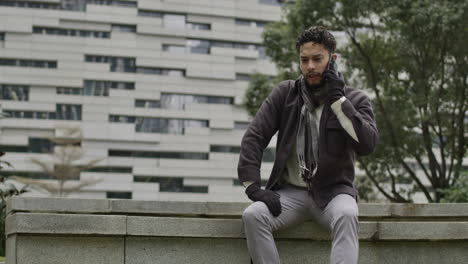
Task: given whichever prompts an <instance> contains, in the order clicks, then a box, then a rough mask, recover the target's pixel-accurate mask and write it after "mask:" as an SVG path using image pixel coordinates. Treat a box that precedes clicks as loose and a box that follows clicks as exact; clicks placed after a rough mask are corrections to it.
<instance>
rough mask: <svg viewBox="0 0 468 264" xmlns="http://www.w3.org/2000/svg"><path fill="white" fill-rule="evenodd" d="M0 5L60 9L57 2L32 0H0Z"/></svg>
mask: <svg viewBox="0 0 468 264" xmlns="http://www.w3.org/2000/svg"><path fill="white" fill-rule="evenodd" d="M0 6H13V7H25V8H41V9H60V4H58V3H40V2H32V1H5V0H3V1H0Z"/></svg>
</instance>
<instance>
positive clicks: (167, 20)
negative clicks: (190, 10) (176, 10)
mask: <svg viewBox="0 0 468 264" xmlns="http://www.w3.org/2000/svg"><path fill="white" fill-rule="evenodd" d="M163 25H164V27H165V28H169V29H185V15H177V14H164V16H163Z"/></svg>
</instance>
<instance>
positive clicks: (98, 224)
mask: <svg viewBox="0 0 468 264" xmlns="http://www.w3.org/2000/svg"><path fill="white" fill-rule="evenodd" d="M126 225H127V224H126V216H118V215H77V214H75V215H67V214H42V213H40V214H37V213H16V214H14V215H9V216H8V217H7V218H6V221H5V230H6V232H5V233H6V235H7V236H8V235H12V234H20V233H26V234H74V235H125V234H126V230H127V226H126Z"/></svg>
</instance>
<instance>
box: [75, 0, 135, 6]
mask: <svg viewBox="0 0 468 264" xmlns="http://www.w3.org/2000/svg"><path fill="white" fill-rule="evenodd" d="M80 1H85V2H87V3H88V4H94V5H110V6H122V7H137V3H136V2H133V1H123V0H80Z"/></svg>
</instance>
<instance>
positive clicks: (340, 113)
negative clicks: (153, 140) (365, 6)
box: [238, 27, 378, 264]
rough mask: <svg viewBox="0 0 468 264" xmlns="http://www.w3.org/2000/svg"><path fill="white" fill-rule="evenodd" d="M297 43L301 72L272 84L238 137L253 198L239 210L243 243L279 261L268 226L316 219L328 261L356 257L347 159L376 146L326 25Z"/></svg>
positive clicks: (366, 110) (367, 108)
mask: <svg viewBox="0 0 468 264" xmlns="http://www.w3.org/2000/svg"><path fill="white" fill-rule="evenodd" d="M296 48H297V51H298V53H299V61H300V68H301V71H302V75H301V76H300V77H299V78H298V79H297V80H287V81H283V82H281V83H280V84H279V85H278V86H277V87H276V88H275V89H273V91H272V92H271V94H270V95H269V96H268V97H267V99H266V100H265V101H264V102H263V104H262V105H261V107H260V109H259V111H258V112H257V114H256V115H255V118H254V120H253V121H252V122H251V124H250V126H249V128H248V129H247V131H246V133H245V135H244V137H243V139H242V144H241V151H240V158H239V165H238V175H239V179H240V181H241V182H242V183H243V184H244V186H245V187H246V191H245V192H246V194H247V196H248V197H249V198H250V199H251V200H252V201H254V203H252V204H251V205H250V206H249V207H247V209H246V210H245V211H244V213H243V215H242V220H243V223H244V231H245V235H246V237H247V247H248V250H249V253H250V256H251V258H252V260H253V263H255V264H259V263H265V264H275V263H280V259H279V255H278V251H277V249H276V245H275V242H274V239H273V235H272V232H273V231H275V230H279V229H284V228H287V227H291V226H293V225H297V224H300V223H302V222H304V221H307V220H315V221H316V222H318V223H319V224H321V225H323V226H324V227H325V228H327V229H329V230H330V231H331V235H332V248H331V257H330V260H331V261H330V262H331V263H332V264H335V263H357V261H358V250H359V244H358V231H359V223H358V218H357V217H358V207H357V203H356V196H357V192H356V190H355V188H354V187H353V180H354V160H355V156H356V154H357V155H367V154H370V153H371V152H372V151H373V150H374V148H375V146H376V143H377V139H378V132H377V128H376V124H375V120H374V114H373V112H372V107H371V104H370V101H369V98H368V97H367V96H366V95H365V94H364V93H363V92H361V91H359V90H356V89H353V88H350V87H348V86H346V85H345V83H344V80H343V78H342V77H341V74H340V73H339V72H337V69H336V63H335V60H336V58H337V55H336V53H334V52H335V48H336V41H335V38H334V37H333V35H332V34H331V33H330V32H328V31H327V30H326V29H325V28H323V27H311V28H309V29H307V30H305V31H304V32H303V33H302V34H301V35H300V36H299V37H298V39H297V42H296ZM276 132H278V141H277V143H276V159H275V162H274V166H273V170H272V172H271V175H270V178H269V180H268V183H267V185H266V187H265V189H261V187H260V166H261V160H262V155H263V151H264V149H265V148H266V147H267V146H268V144H269V142H270V140H271V138H272V136H273V135H274V134H275V133H276ZM312 262H313V261H312V260H311V263H312Z"/></svg>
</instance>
